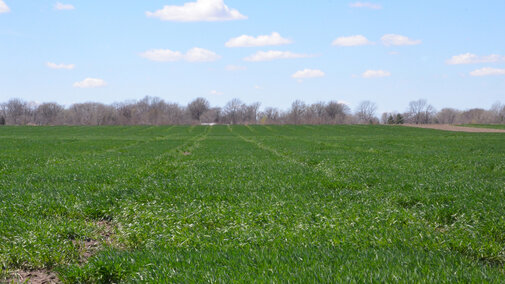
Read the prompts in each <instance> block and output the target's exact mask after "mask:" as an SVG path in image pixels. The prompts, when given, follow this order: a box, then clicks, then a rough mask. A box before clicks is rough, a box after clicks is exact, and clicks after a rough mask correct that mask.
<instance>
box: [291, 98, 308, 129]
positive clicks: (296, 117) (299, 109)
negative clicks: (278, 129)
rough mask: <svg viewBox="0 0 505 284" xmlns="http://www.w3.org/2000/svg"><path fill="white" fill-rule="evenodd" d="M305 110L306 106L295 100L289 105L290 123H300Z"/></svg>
mask: <svg viewBox="0 0 505 284" xmlns="http://www.w3.org/2000/svg"><path fill="white" fill-rule="evenodd" d="M306 110H307V105H306V104H305V103H304V102H302V101H300V100H296V101H294V102H293V103H292V104H291V110H290V111H289V118H290V122H291V123H293V124H300V123H302V119H303V115H304V114H305V111H306Z"/></svg>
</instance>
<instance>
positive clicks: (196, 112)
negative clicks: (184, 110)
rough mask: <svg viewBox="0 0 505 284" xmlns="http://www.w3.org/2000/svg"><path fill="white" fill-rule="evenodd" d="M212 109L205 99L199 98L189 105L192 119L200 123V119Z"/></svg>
mask: <svg viewBox="0 0 505 284" xmlns="http://www.w3.org/2000/svg"><path fill="white" fill-rule="evenodd" d="M209 108H210V104H209V102H208V101H207V100H206V99H204V98H197V99H195V100H194V101H192V102H190V103H189V104H188V111H189V113H190V114H191V118H192V119H194V120H198V121H200V117H201V116H202V114H204V113H205V112H206V111H208V110H209Z"/></svg>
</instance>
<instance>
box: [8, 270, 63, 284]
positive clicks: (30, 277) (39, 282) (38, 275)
mask: <svg viewBox="0 0 505 284" xmlns="http://www.w3.org/2000/svg"><path fill="white" fill-rule="evenodd" d="M7 283H33V284H53V283H60V280H59V279H58V276H57V275H56V274H55V273H54V272H51V271H48V270H35V271H15V272H14V273H12V275H11V279H8V280H7Z"/></svg>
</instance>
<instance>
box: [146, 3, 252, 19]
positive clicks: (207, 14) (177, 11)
mask: <svg viewBox="0 0 505 284" xmlns="http://www.w3.org/2000/svg"><path fill="white" fill-rule="evenodd" d="M146 15H147V17H150V18H159V19H160V20H162V21H173V22H217V21H231V20H244V19H247V17H246V16H244V15H242V14H240V12H239V11H237V10H235V9H230V8H228V6H226V5H225V4H224V1H223V0H197V1H196V2H189V3H185V4H184V5H183V6H168V5H167V6H164V7H163V8H162V9H161V10H157V11H155V12H146Z"/></svg>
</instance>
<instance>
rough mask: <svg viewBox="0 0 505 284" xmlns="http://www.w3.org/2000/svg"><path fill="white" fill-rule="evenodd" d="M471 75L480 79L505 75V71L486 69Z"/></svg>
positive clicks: (473, 72) (475, 71)
mask: <svg viewBox="0 0 505 284" xmlns="http://www.w3.org/2000/svg"><path fill="white" fill-rule="evenodd" d="M470 75H472V76H478V77H481V76H491V75H505V69H498V68H490V67H484V68H481V69H477V70H474V71H472V72H470Z"/></svg>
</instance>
